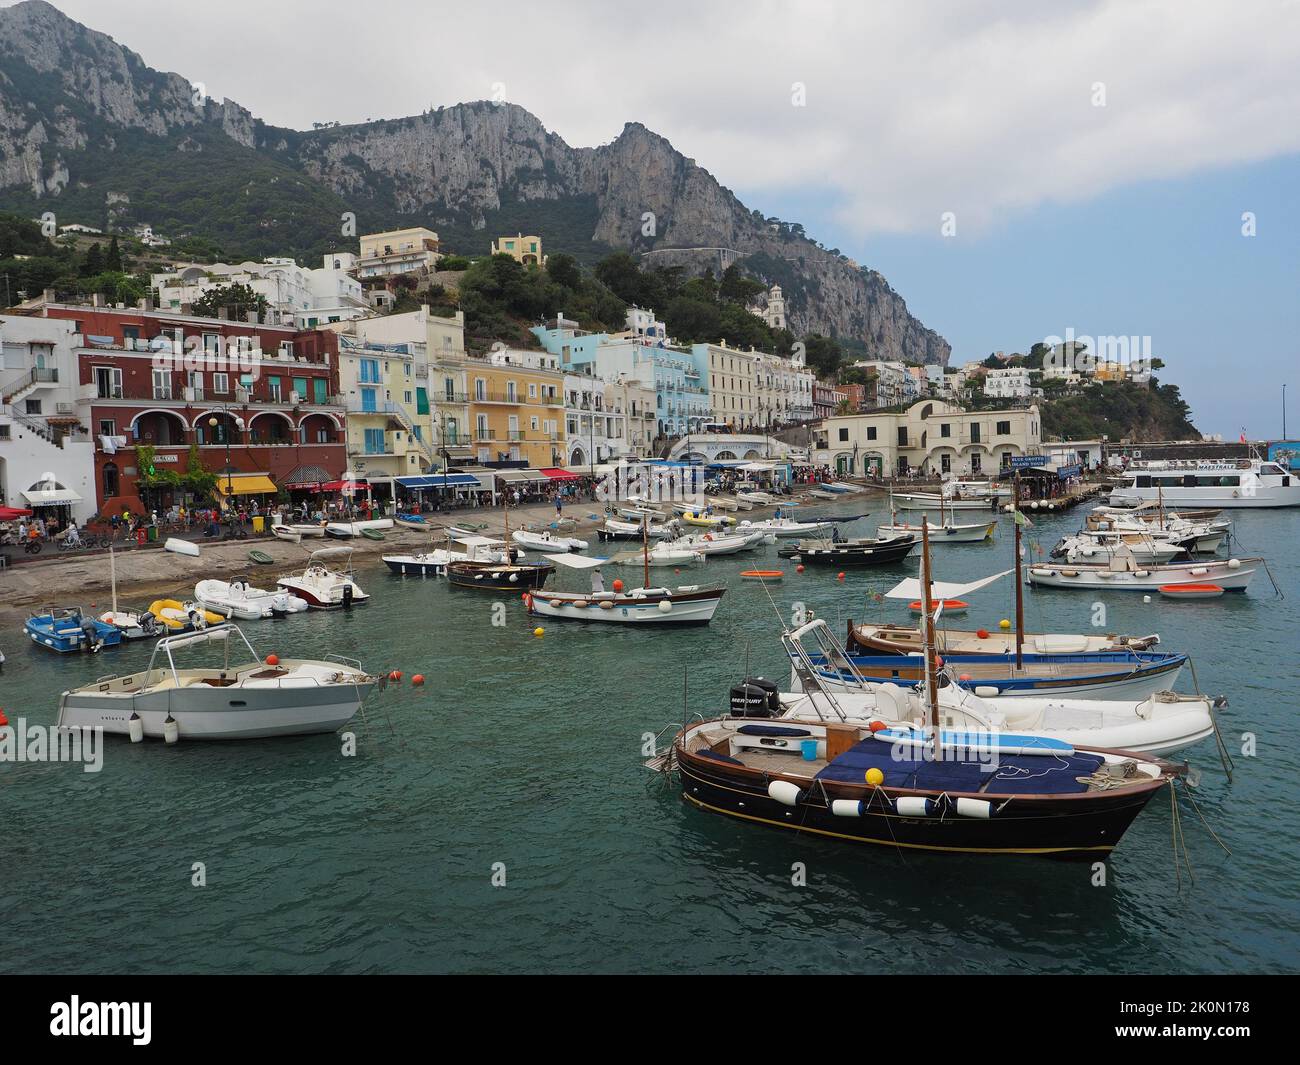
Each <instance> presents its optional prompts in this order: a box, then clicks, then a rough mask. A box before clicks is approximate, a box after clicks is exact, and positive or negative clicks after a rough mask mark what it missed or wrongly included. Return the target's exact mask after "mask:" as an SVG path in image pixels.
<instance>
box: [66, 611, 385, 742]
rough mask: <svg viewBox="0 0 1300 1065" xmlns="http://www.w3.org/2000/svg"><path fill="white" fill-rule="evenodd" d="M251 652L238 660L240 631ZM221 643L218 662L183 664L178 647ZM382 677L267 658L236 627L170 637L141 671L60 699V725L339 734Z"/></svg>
mask: <svg viewBox="0 0 1300 1065" xmlns="http://www.w3.org/2000/svg"><path fill="white" fill-rule="evenodd" d="M236 636H238V638H239V639H240V640H241V641H243V645H244V648H246V649H247V651H248V658H247V660H245V661H243V662H235V663H232V662H231V652H230V647H231V644H232V643H233V642H234V639H235V637H236ZM211 644H220V645H221V647H222V649H223V651H224V660H223V662H222V663H221V664H219V665H216V666H203V667H199V668H186V669H182V668H180V667H179V666H178V665H177V664H176V657H175V655H176V652H178V651H181V650H187V649H198V648H200V647H203V646H207V645H211ZM376 683H377V678H375V677H373V676H370V675H369V674H367V673H366V672H365V670H363V669H362V668H361V663H360V662H357V661H354V660H351V659H346V658H341V657H337V656H333V655H331V656H329V657H328V658H327V659H325V660H315V659H284V660H277V659H275V657H274V656H271V657H270V658H268V659H266V660H265V661H263V660H262V659H261V658H260V657H259V656H258V654H257V652H256V651H254V650H253V645H252V644H251V643H249V642H248V638H247V637H246V636H245V635H244V634H243V632H242V631H241V630H240V629H239V628H238V627H237V626H234V625H223V626H221V627H220V628H212V629H207V630H205V631H203V632H197V633H190V634H187V635H182V636H164V637H163V638H162V639H161V640H159V641H158V642H157V644H155V645H154V649H153V655H152V656H151V657H150V659H149V666H148V668H147V669H145V670H144V671H142V672H140V673H131V674H128V675H126V676H113V677H103V678H100V679H99V680H96V681H93V682H92V683H90V684H84V685H82V686H80V687H77V688H72V689H70V690H69V691H65V692H64V693H63V694H62V695H61V696H60V697H59V717H58V725H59V727H60V728H65V729H89V728H102V729H103V730H104V731H105V732H106V733H109V734H110V735H131V734H132V730H133V729H134V730H136V731H137V732H138V734H139V735H141V736H148V737H155V738H165V737H166V736H167V733H168V731H169V730H170V729H172V728H174V729H175V730H176V735H177V736H178V737H179V738H180V739H200V740H236V739H261V738H265V737H270V736H297V735H304V734H309V733H317V732H333V731H335V730H336V729H338V728H340V727H341V726H343V725H345V724H347V722H348V721H350V720H351V719H352V717H353V715H354V714H355V713H356V712H357V710H358V709H360V707H361V703H362V700H363V699H365V697H366V695H367V694H369V692H370V691H371V689H372V688H374V686H375V684H376Z"/></svg>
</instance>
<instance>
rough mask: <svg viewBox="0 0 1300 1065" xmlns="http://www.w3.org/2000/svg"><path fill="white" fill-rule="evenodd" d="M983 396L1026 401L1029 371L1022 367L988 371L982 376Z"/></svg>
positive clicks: (1028, 391) (1028, 393)
mask: <svg viewBox="0 0 1300 1065" xmlns="http://www.w3.org/2000/svg"><path fill="white" fill-rule="evenodd" d="M984 394H985V395H986V396H990V397H992V398H994V399H1028V398H1029V395H1030V387H1029V371H1028V370H1027V369H1026V368H1025V367H1023V366H1010V367H1007V368H1006V369H1001V370H990V371H989V372H988V373H987V374H985V375H984Z"/></svg>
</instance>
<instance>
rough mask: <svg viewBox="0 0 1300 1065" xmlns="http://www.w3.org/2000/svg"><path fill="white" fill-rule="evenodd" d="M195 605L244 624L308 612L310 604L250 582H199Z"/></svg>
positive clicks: (297, 597) (279, 590)
mask: <svg viewBox="0 0 1300 1065" xmlns="http://www.w3.org/2000/svg"><path fill="white" fill-rule="evenodd" d="M194 601H195V602H196V603H198V604H199V605H200V606H201V607H203V609H204V610H209V611H211V612H212V613H214V614H220V615H221V616H222V617H227V618H238V619H239V620H241V621H257V620H258V619H260V618H270V617H277V616H280V617H283V616H284V615H286V614H299V613H302V611H304V610H306V609H307V601H306V600H305V599H302V598H300V597H299V596H297V595H291V594H290V593H288V592H286V591H284V590H282V589H280V588H277V589H276V590H275V591H268V590H266V589H265V588H255V587H253V586H252V585H251V584H249V583H248V582H247V581H243V580H234V581H218V580H205V581H199V583H198V584H196V585H195V586H194Z"/></svg>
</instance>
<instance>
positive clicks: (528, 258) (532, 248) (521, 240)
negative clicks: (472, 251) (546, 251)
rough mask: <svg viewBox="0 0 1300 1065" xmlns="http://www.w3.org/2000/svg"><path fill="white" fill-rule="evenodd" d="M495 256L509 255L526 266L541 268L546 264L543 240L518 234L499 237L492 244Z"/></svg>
mask: <svg viewBox="0 0 1300 1065" xmlns="http://www.w3.org/2000/svg"><path fill="white" fill-rule="evenodd" d="M492 254H493V255H509V256H510V258H512V259H514V260H515V262H517V263H523V265H524V266H541V265H543V264H544V263H545V262H546V256H545V255H543V254H542V238H541V237H532V236H529V237H526V236H524V235H523V234H522V233H516V234H515V235H514V236H513V237H498V238H497V239H496V240H494V241H493V242H492Z"/></svg>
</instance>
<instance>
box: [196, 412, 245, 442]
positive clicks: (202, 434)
mask: <svg viewBox="0 0 1300 1065" xmlns="http://www.w3.org/2000/svg"><path fill="white" fill-rule="evenodd" d="M194 438H195V440H196V441H197V442H198V443H200V444H232V445H233V444H242V443H243V442H244V419H243V418H238V417H236V416H235V415H233V414H230V413H229V412H227V411H224V410H210V411H207V412H206V413H204V414H200V415H199V416H198V417H197V418H195V419H194Z"/></svg>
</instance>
